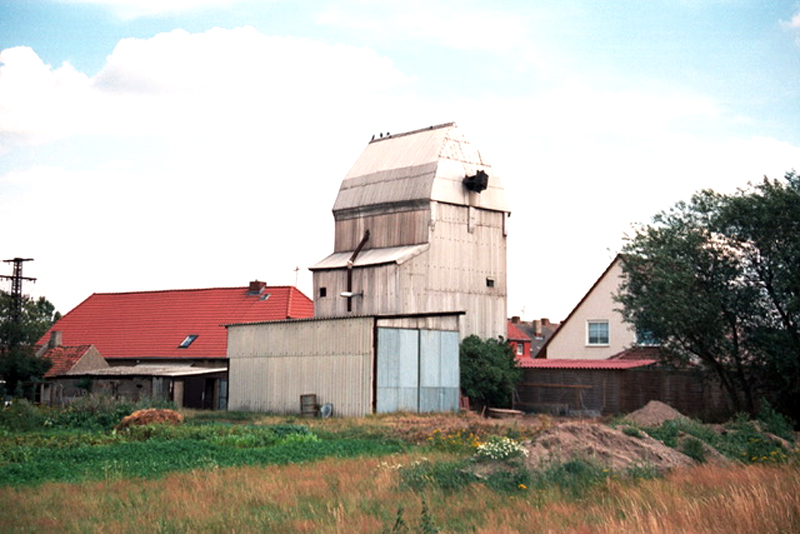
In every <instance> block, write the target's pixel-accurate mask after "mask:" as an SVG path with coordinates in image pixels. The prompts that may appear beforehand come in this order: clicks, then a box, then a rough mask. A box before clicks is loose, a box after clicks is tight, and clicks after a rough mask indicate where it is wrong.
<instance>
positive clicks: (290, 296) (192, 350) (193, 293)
mask: <svg viewBox="0 0 800 534" xmlns="http://www.w3.org/2000/svg"><path fill="white" fill-rule="evenodd" d="M313 308H314V305H313V302H312V301H311V300H310V299H309V298H308V297H306V296H305V295H304V294H303V293H302V292H300V291H299V290H298V289H296V288H294V287H291V286H276V287H270V286H266V287H264V288H263V289H262V290H261V292H260V293H257V294H254V293H251V292H250V288H249V287H233V288H212V289H187V290H167V291H146V292H134V293H95V294H93V295H91V296H90V297H89V298H87V299H86V300H84V301H83V302H82V303H81V304H79V305H78V306H77V307H75V308H74V309H73V310H72V311H70V312H69V313H67V314H66V315H64V316H63V317H62V318H61V319H59V320H58V321H57V322H56V323H55V324H54V325H53V326H52V327H51V328H50V330H49V331H48V332H47V333H46V334H45V335H44V336H43V337H42V338H41V340H40V341H39V343H40V344H42V345H44V344H46V343H47V341H48V339H49V338H50V333H51V332H52V331H60V332H61V333H62V334H61V335H62V343H63V345H64V346H67V347H69V346H77V345H90V344H91V345H94V346H95V347H96V348H97V350H98V351H99V352H100V353H101V354H102V355H103V357H104V358H106V359H109V360H111V359H115V358H116V359H118V358H130V359H147V358H160V359H202V358H225V357H226V347H227V331H226V329H225V327H224V326H222V325H224V324H235V323H247V322H259V321H275V320H285V319H299V318H307V317H312V316H313V314H314V311H313ZM189 336H196V337H195V338H194V339H192V340H190V338H189ZM181 345H186V346H185V347H184V348H181Z"/></svg>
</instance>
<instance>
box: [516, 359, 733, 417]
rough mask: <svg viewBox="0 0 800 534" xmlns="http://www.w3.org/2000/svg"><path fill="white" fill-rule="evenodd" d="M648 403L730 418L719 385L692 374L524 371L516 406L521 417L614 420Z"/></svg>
mask: <svg viewBox="0 0 800 534" xmlns="http://www.w3.org/2000/svg"><path fill="white" fill-rule="evenodd" d="M651 400H657V401H661V402H663V403H665V404H668V405H670V406H672V407H673V408H675V409H676V410H678V411H679V412H681V413H682V414H684V415H686V416H688V417H692V418H696V419H701V420H703V421H708V422H718V421H723V420H725V419H727V418H729V417H730V416H731V415H732V410H731V408H730V405H729V403H728V401H727V398H726V396H725V393H724V391H722V388H721V387H720V386H719V385H718V384H717V383H715V382H713V381H711V380H703V379H702V377H701V376H700V375H699V374H698V373H696V372H693V371H669V370H663V369H629V370H597V369H569V370H566V369H525V374H524V377H523V379H522V381H521V382H520V384H519V385H518V386H517V394H516V397H515V403H514V404H515V407H516V408H517V409H521V410H525V411H553V412H555V413H565V412H566V411H567V410H572V411H575V410H584V411H587V412H597V413H600V414H601V415H618V414H626V413H630V412H633V411H635V410H638V409H639V408H641V407H643V406H644V405H645V404H647V403H648V402H650V401H651Z"/></svg>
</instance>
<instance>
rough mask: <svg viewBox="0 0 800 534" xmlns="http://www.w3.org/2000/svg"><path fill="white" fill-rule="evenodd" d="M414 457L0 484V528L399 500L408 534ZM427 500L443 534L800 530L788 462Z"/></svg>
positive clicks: (314, 522) (230, 525) (798, 494)
mask: <svg viewBox="0 0 800 534" xmlns="http://www.w3.org/2000/svg"><path fill="white" fill-rule="evenodd" d="M429 457H430V458H431V460H432V461H438V460H446V459H449V458H450V456H447V455H437V456H433V457H431V456H430V455H429ZM419 459H420V455H418V454H409V455H397V456H392V457H384V458H379V459H373V458H369V459H364V458H362V459H355V460H353V459H348V460H342V459H329V460H325V461H323V462H318V463H314V464H303V465H289V466H282V467H257V468H255V467H253V468H237V469H216V470H209V471H194V472H191V473H180V474H173V475H170V476H167V477H164V478H162V479H159V480H155V481H146V480H122V481H109V482H101V483H91V484H81V485H76V484H45V485H43V486H39V487H36V488H24V489H10V488H0V512H1V513H0V531H2V532H12V531H13V532H19V531H31V532H45V531H47V532H50V531H54V530H58V531H64V532H110V533H116V532H142V531H150V532H186V531H203V532H215V531H225V532H261V531H271V532H381V531H383V530H385V529H386V528H388V527H391V526H392V524H393V523H394V521H395V520H396V518H397V514H398V509H399V508H402V510H403V512H402V513H403V517H404V520H405V522H406V523H407V524H408V525H409V527H411V528H412V531H414V530H415V529H416V528H417V526H418V525H419V523H420V517H421V513H422V512H421V511H422V502H421V495H419V494H416V493H414V492H413V491H411V490H407V489H403V488H401V487H400V486H399V484H398V471H397V469H396V466H398V465H409V464H411V463H412V462H414V461H417V460H419ZM425 498H426V500H427V504H428V508H429V510H430V513H431V515H432V519H433V522H434V523H435V524H436V525H437V526H438V527H439V528H441V530H442V531H443V532H485V533H489V532H493V533H502V532H522V531H524V532H575V533H594V532H597V533H612V532H614V533H617V532H637V533H653V534H655V533H668V532H669V533H672V532H682V533H698V534H701V533H716V532H726V533H745V532H747V533H750V532H763V533H768V532H800V470H798V469H797V468H796V467H789V466H783V467H781V468H777V467H768V466H758V465H753V466H747V467H726V468H721V467H712V466H701V467H696V468H691V469H685V470H679V471H676V472H674V473H673V474H671V475H669V476H668V477H666V478H664V479H659V480H648V481H640V482H638V483H630V482H617V481H609V482H608V483H607V484H605V485H602V486H600V487H598V488H597V489H595V490H594V491H592V493H591V494H590V495H589V496H587V497H585V498H584V499H583V500H581V501H575V500H572V499H569V498H567V497H563V496H561V495H560V494H559V493H558V492H557V491H556V490H553V489H548V490H539V491H536V490H530V491H526V492H521V493H518V494H514V495H508V494H502V493H496V492H493V491H491V490H489V489H488V488H486V487H485V486H483V485H471V486H468V487H467V488H466V489H465V490H463V491H459V492H458V493H457V494H447V493H444V492H441V491H439V490H430V491H429V492H427V493H426V495H425Z"/></svg>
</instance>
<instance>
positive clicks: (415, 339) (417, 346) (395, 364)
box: [376, 328, 460, 413]
mask: <svg viewBox="0 0 800 534" xmlns="http://www.w3.org/2000/svg"><path fill="white" fill-rule="evenodd" d="M459 339H460V338H459V334H458V332H453V331H449V332H447V331H445V332H443V331H434V330H410V329H402V328H379V329H378V355H377V357H378V364H377V369H378V371H377V402H376V411H377V412H379V413H385V412H395V411H412V412H439V411H455V410H458V406H459V384H460V383H459V359H458V358H459Z"/></svg>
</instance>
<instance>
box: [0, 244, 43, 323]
mask: <svg viewBox="0 0 800 534" xmlns="http://www.w3.org/2000/svg"><path fill="white" fill-rule="evenodd" d="M3 261H4V262H5V263H13V264H14V273H13V274H12V275H11V276H8V275H4V274H0V278H3V279H5V280H11V320H12V321H13V322H14V323H15V324H19V323H20V322H21V321H22V282H23V281H30V282H35V281H36V278H29V277H26V276H22V262H25V261H33V258H14V259H13V260H3Z"/></svg>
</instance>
